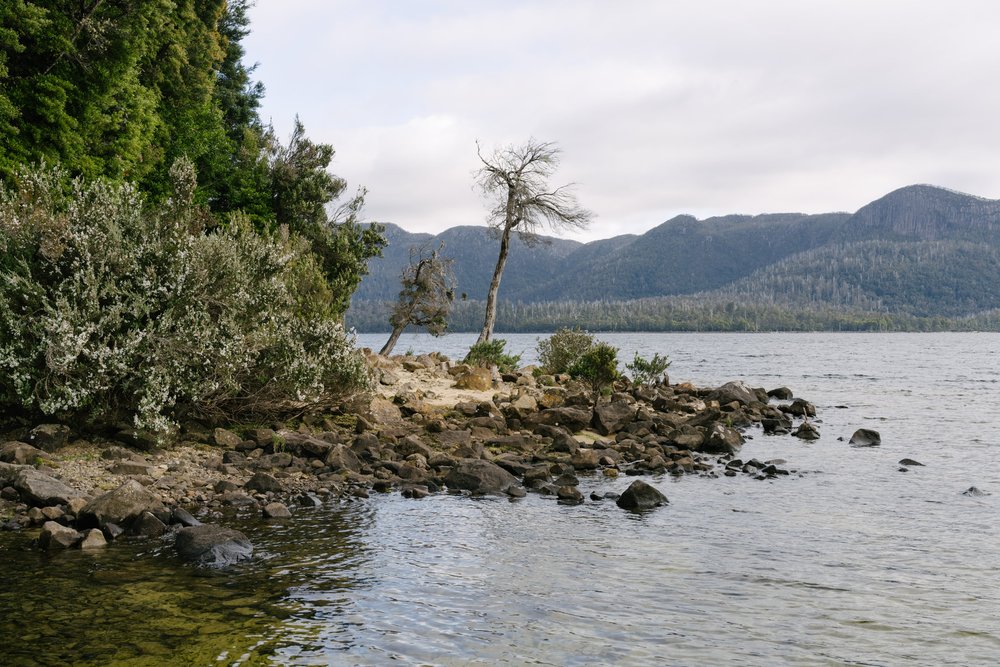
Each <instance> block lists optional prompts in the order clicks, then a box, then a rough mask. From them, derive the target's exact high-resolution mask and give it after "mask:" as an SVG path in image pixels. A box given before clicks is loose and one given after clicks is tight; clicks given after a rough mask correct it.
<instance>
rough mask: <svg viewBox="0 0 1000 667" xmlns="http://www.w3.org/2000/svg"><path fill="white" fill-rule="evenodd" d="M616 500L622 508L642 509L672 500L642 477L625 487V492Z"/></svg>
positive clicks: (651, 507)
mask: <svg viewBox="0 0 1000 667" xmlns="http://www.w3.org/2000/svg"><path fill="white" fill-rule="evenodd" d="M615 502H616V504H617V505H618V507H621V508H622V509H627V510H634V511H642V510H648V509H653V508H654V507H659V506H660V505H666V504H668V503H669V502H670V501H668V500H667V497H666V496H665V495H663V494H662V493H660V491H659V490H658V489H656V488H655V487H652V486H650V485H649V484H646V482H643V481H642V480H641V479H637V480H635V481H634V482H632V483H631V484H630V485H629V487H628V488H627V489H625V493H623V494H622V495H621V496H619V497H618V499H617V500H616V501H615Z"/></svg>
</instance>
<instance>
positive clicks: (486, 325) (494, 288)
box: [476, 225, 512, 345]
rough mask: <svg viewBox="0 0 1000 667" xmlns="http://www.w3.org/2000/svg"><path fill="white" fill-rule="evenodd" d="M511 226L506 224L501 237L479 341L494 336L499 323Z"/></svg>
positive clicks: (484, 340)
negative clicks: (500, 297) (500, 295)
mask: <svg viewBox="0 0 1000 667" xmlns="http://www.w3.org/2000/svg"><path fill="white" fill-rule="evenodd" d="M511 229H512V228H511V227H509V226H506V225H505V226H504V230H503V236H501V237H500V256H499V257H497V267H496V269H494V270H493V280H492V281H490V291H489V292H488V293H487V294H486V319H485V321H484V322H483V330H482V331H481V332H479V340H477V341H476V345H478V344H479V343H486V342H488V341H490V340H491V339H492V338H493V327H494V325H496V323H497V292H498V291H499V290H500V278H502V277H503V269H504V266H505V265H506V264H507V251H508V250H509V249H510V232H511Z"/></svg>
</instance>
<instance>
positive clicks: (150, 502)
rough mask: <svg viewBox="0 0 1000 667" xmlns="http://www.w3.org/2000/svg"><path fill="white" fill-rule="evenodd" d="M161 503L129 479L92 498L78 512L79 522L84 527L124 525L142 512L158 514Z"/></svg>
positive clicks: (149, 492)
mask: <svg viewBox="0 0 1000 667" xmlns="http://www.w3.org/2000/svg"><path fill="white" fill-rule="evenodd" d="M164 509H165V508H164V506H163V503H162V502H161V501H160V499H159V498H158V497H157V496H156V495H155V494H154V493H153V492H152V491H150V490H149V489H147V488H146V487H144V486H143V485H142V484H140V483H139V482H137V481H135V480H134V479H130V480H129V481H127V482H125V483H124V484H122V485H121V486H119V487H118V488H117V489H115V490H113V491H108V492H107V493H105V494H104V495H101V496H98V497H97V498H94V499H93V500H91V501H90V502H88V503H87V504H86V505H84V506H83V509H81V510H80V516H79V519H80V522H81V523H82V525H84V526H86V527H92V526H104V524H106V523H116V524H126V523H128V522H129V521H131V520H133V519H135V518H136V517H138V516H139V515H140V514H142V513H143V512H153V513H156V512H160V511H162V510H164Z"/></svg>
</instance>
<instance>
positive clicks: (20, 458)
mask: <svg viewBox="0 0 1000 667" xmlns="http://www.w3.org/2000/svg"><path fill="white" fill-rule="evenodd" d="M41 458H49V457H48V456H47V454H46V452H45V451H44V450H41V449H38V448H37V447H33V446H32V445H29V444H28V443H26V442H18V441H17V440H11V441H10V442H5V443H3V444H2V445H0V461H3V462H5V463H15V464H17V465H31V464H33V463H34V462H35V461H36V460H37V459H41Z"/></svg>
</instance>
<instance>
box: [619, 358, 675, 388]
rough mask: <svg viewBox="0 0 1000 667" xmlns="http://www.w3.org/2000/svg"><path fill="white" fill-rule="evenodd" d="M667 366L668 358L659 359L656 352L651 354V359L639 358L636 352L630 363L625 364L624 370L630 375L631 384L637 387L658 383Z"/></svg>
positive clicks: (668, 364)
mask: <svg viewBox="0 0 1000 667" xmlns="http://www.w3.org/2000/svg"><path fill="white" fill-rule="evenodd" d="M669 366H670V358H669V357H661V356H660V354H659V353H658V352H657V353H654V354H653V358H652V359H646V358H644V357H641V356H639V353H638V352H636V353H635V358H634V359H632V363H630V364H625V368H627V369H628V371H629V372H630V373H631V374H632V382H634V383H635V384H637V385H646V384H650V383H653V382H659V381H660V380H661V379H663V373H664V372H666V370H667V368H669Z"/></svg>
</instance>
